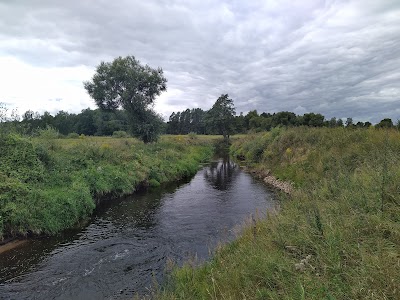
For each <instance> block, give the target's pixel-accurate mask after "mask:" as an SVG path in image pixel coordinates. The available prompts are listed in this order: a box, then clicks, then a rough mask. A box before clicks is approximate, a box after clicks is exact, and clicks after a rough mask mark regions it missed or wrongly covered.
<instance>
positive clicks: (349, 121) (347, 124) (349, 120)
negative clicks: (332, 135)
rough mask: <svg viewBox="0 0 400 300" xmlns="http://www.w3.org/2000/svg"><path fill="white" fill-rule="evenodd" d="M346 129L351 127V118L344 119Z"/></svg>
mask: <svg viewBox="0 0 400 300" xmlns="http://www.w3.org/2000/svg"><path fill="white" fill-rule="evenodd" d="M346 127H347V128H349V127H353V118H347V119H346Z"/></svg>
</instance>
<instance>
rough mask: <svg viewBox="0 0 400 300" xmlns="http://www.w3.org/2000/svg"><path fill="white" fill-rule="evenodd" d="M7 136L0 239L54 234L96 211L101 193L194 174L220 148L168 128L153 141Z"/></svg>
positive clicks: (0, 164)
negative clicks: (166, 133) (165, 134)
mask: <svg viewBox="0 0 400 300" xmlns="http://www.w3.org/2000/svg"><path fill="white" fill-rule="evenodd" d="M56 136H57V135H55V134H53V131H52V130H51V129H48V130H44V131H42V132H41V134H40V136H39V137H37V138H25V137H21V136H19V135H15V134H7V135H2V136H1V139H0V153H1V160H0V240H2V239H3V238H5V237H13V236H26V235H28V234H43V233H44V234H54V233H56V232H59V231H61V230H63V229H66V228H69V227H72V226H74V224H75V223H76V222H77V221H79V220H80V219H82V218H84V217H85V216H88V215H90V213H91V212H92V211H93V209H94V208H95V206H96V202H97V201H96V200H99V199H100V198H101V196H104V195H109V196H119V195H123V194H129V193H132V192H134V191H135V189H137V188H139V187H142V186H159V185H160V184H162V183H165V182H169V181H175V180H179V179H182V178H184V177H188V176H191V175H193V174H194V173H195V172H196V171H197V169H198V167H199V163H201V162H204V161H206V160H208V159H209V158H210V157H211V155H212V154H213V143H212V142H211V140H207V139H200V138H197V137H196V136H186V137H182V136H169V137H163V138H162V139H161V141H159V142H157V143H152V144H147V145H146V144H144V143H143V142H140V141H138V140H137V139H134V138H111V137H84V136H81V137H78V138H73V139H71V138H70V139H57V138H55V137H56Z"/></svg>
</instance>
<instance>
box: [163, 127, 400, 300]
mask: <svg viewBox="0 0 400 300" xmlns="http://www.w3.org/2000/svg"><path fill="white" fill-rule="evenodd" d="M231 151H232V154H233V155H234V156H237V157H240V158H241V159H245V161H246V163H247V164H248V165H250V166H251V168H253V170H256V171H257V173H258V174H263V173H267V172H268V171H267V170H270V171H271V172H272V173H273V174H274V175H275V176H277V177H278V178H279V179H281V180H286V181H291V182H293V185H294V187H295V191H294V192H293V193H292V194H291V196H287V195H281V199H282V201H281V210H280V212H279V213H277V214H274V215H270V216H269V217H268V218H267V220H259V221H257V222H256V224H252V225H251V226H248V227H246V229H244V232H243V234H242V235H241V236H240V237H239V238H238V239H237V240H236V241H235V242H233V243H231V244H229V245H226V246H224V247H222V249H221V250H219V251H217V253H216V255H215V257H214V258H213V259H212V261H210V262H209V263H206V264H204V265H203V266H201V267H196V268H194V267H192V266H190V265H186V266H184V267H182V268H176V269H174V270H173V272H172V275H171V279H170V283H169V284H168V285H167V286H166V287H165V290H163V291H162V292H161V293H160V294H159V295H158V297H159V298H161V299H400V288H399V287H400V133H399V132H398V131H395V130H393V131H383V130H374V129H368V130H346V129H344V128H341V129H327V128H325V129H313V128H297V129H289V130H283V129H276V130H273V131H272V132H269V133H260V134H257V135H253V136H248V137H246V138H242V139H239V140H236V141H235V142H234V143H233V145H232V147H231Z"/></svg>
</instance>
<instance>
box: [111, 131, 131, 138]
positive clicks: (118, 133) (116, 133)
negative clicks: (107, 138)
mask: <svg viewBox="0 0 400 300" xmlns="http://www.w3.org/2000/svg"><path fill="white" fill-rule="evenodd" d="M112 136H113V137H114V138H127V137H129V134H128V133H127V132H126V131H122V130H119V131H114V132H113V135H112Z"/></svg>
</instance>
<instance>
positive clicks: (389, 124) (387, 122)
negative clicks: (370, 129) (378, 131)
mask: <svg viewBox="0 0 400 300" xmlns="http://www.w3.org/2000/svg"><path fill="white" fill-rule="evenodd" d="M375 127H377V128H392V127H394V125H393V121H392V119H389V118H386V119H383V120H381V121H380V122H379V123H378V124H376V126H375Z"/></svg>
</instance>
